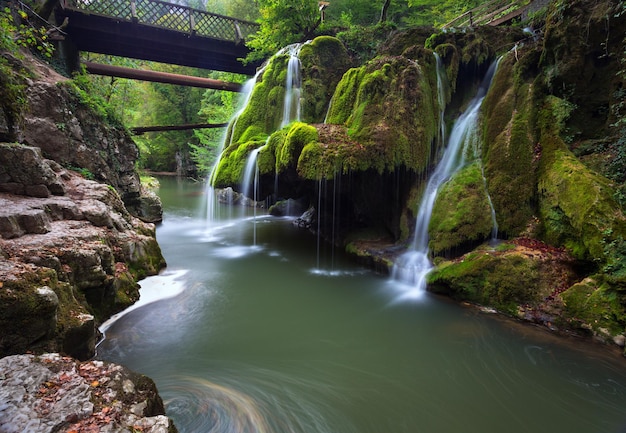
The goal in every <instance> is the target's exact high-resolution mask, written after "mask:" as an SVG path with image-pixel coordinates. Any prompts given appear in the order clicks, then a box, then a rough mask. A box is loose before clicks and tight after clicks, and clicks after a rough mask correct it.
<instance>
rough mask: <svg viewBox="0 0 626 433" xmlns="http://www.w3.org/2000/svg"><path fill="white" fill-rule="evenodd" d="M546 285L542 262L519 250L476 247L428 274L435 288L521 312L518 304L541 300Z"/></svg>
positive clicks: (504, 310) (431, 286)
mask: <svg viewBox="0 0 626 433" xmlns="http://www.w3.org/2000/svg"><path fill="white" fill-rule="evenodd" d="M544 286H545V284H542V280H541V266H540V262H539V261H537V260H534V259H533V258H532V257H528V256H526V255H523V254H519V253H517V252H515V250H513V251H509V252H507V253H505V254H494V253H489V252H486V251H476V252H473V253H470V254H467V255H465V256H464V257H463V258H462V259H461V260H457V261H451V262H443V263H441V264H440V265H439V266H438V267H437V268H436V269H435V270H434V271H433V272H432V273H431V274H430V275H429V276H428V288H429V290H430V291H432V292H435V293H441V294H446V295H449V296H452V297H453V298H456V299H459V300H466V301H470V302H476V303H479V304H482V305H489V306H493V307H495V308H497V309H498V310H500V311H502V312H505V313H508V314H511V315H516V314H517V308H518V305H520V304H533V303H535V302H537V301H539V300H540V299H541V297H542V293H543V292H544V290H542V289H544Z"/></svg>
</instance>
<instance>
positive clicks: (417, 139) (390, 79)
mask: <svg viewBox="0 0 626 433" xmlns="http://www.w3.org/2000/svg"><path fill="white" fill-rule="evenodd" d="M435 68H436V66H435V59H434V56H432V55H429V56H428V57H425V58H421V59H418V60H417V61H413V60H409V59H406V58H404V57H379V58H376V59H374V60H372V61H370V62H368V63H367V64H366V65H364V66H362V67H361V68H357V69H351V70H350V71H348V72H347V73H346V74H345V75H344V77H343V79H342V80H341V82H340V83H339V84H338V85H337V90H336V92H335V95H334V96H333V100H332V103H331V107H330V109H329V112H328V118H327V123H332V124H343V125H345V126H346V127H347V128H348V136H349V137H350V139H351V140H353V141H355V142H356V143H358V144H359V145H360V146H363V147H364V148H367V149H368V152H369V153H371V154H372V155H373V156H375V157H374V158H372V159H371V160H370V161H369V164H368V165H369V167H367V168H373V169H376V170H377V171H378V172H379V173H382V172H383V171H392V170H394V169H395V168H397V167H400V166H404V167H407V168H409V169H411V170H414V171H416V172H422V171H423V170H424V169H425V168H426V167H427V165H428V162H429V156H430V155H431V151H432V149H431V147H432V146H433V144H434V143H435V138H436V134H437V118H438V116H437V113H438V111H439V104H438V101H437V95H436V90H434V89H436V88H437V84H436V83H437V79H436V73H435Z"/></svg>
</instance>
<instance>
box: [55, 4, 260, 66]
mask: <svg viewBox="0 0 626 433" xmlns="http://www.w3.org/2000/svg"><path fill="white" fill-rule="evenodd" d="M141 5H143V6H145V7H148V6H146V5H152V6H150V8H148V9H145V8H144V9H141V8H139V9H138V8H137V7H138V6H141ZM154 5H157V6H158V7H159V9H158V11H156V12H155V9H154V8H153V7H154ZM113 6H117V8H114V7H113ZM122 6H124V7H122ZM106 13H109V14H110V15H107V14H106ZM56 14H57V20H59V22H61V21H63V20H65V19H67V27H66V29H65V31H66V32H67V33H68V34H69V36H70V38H71V40H72V41H73V43H74V44H75V45H76V47H77V48H78V49H79V50H80V51H87V52H94V53H100V54H109V55H115V56H120V57H130V58H135V59H143V60H151V61H156V62H162V63H171V64H177V65H183V66H191V67H196V68H203V69H210V70H218V71H227V72H236V73H240V74H246V75H253V74H254V72H255V70H256V67H257V66H258V64H248V65H244V64H243V63H242V62H241V61H240V60H239V59H241V58H244V57H246V55H247V54H248V52H249V50H248V48H247V47H246V46H245V44H244V38H245V37H246V36H247V35H249V34H250V33H252V32H253V30H255V29H256V28H255V27H254V26H255V24H254V23H249V22H245V21H238V20H235V19H232V18H228V17H223V16H220V15H215V14H209V13H206V12H203V11H198V10H196V9H192V8H187V7H184V6H179V5H174V4H170V3H165V2H161V1H156V0H149V1H148V0H113V1H86V0H74V1H73V2H70V1H67V0H66V1H62V6H61V7H59V8H57V10H56ZM210 23H213V24H212V25H209V24H210Z"/></svg>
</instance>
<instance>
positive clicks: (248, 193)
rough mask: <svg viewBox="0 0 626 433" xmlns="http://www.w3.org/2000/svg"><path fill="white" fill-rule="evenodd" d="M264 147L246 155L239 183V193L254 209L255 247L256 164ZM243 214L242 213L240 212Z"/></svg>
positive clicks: (257, 169)
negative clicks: (248, 200) (246, 158)
mask: <svg viewBox="0 0 626 433" xmlns="http://www.w3.org/2000/svg"><path fill="white" fill-rule="evenodd" d="M264 147H265V146H261V147H257V148H256V149H254V150H252V152H250V154H249V155H248V160H247V161H246V167H245V169H244V172H243V180H242V183H241V193H242V194H243V196H244V197H247V198H248V199H250V200H251V203H252V207H253V209H254V218H253V224H254V229H253V241H252V242H253V245H256V208H257V205H256V202H257V200H258V197H257V195H258V189H259V166H258V164H257V156H258V155H259V152H260V151H261V150H262V149H263V148H264ZM242 213H243V211H242Z"/></svg>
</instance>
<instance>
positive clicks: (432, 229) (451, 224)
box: [428, 161, 493, 255]
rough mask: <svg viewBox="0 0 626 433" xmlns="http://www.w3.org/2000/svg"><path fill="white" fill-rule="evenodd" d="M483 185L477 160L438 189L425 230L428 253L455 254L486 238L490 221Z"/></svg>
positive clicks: (488, 233) (490, 228)
mask: <svg viewBox="0 0 626 433" xmlns="http://www.w3.org/2000/svg"><path fill="white" fill-rule="evenodd" d="M485 186H486V185H485V180H484V178H483V174H482V170H481V166H480V163H479V162H478V161H477V162H474V163H473V164H470V165H468V166H467V167H465V168H463V169H462V170H461V171H459V172H458V173H457V174H456V175H455V176H454V177H453V178H452V179H450V180H449V181H448V182H446V183H445V184H443V185H442V186H441V188H440V189H439V192H438V194H437V199H436V200H435V204H434V207H433V213H432V216H431V220H430V226H429V228H428V233H429V236H430V241H429V244H428V245H429V248H430V250H431V252H432V254H434V255H445V254H449V253H455V252H456V251H458V250H459V249H461V250H462V249H464V248H467V247H471V246H473V245H475V244H476V243H480V242H482V241H483V240H485V239H487V238H488V237H489V235H490V233H491V231H492V228H493V221H492V217H491V206H490V205H489V197H488V196H487V193H486V190H485Z"/></svg>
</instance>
